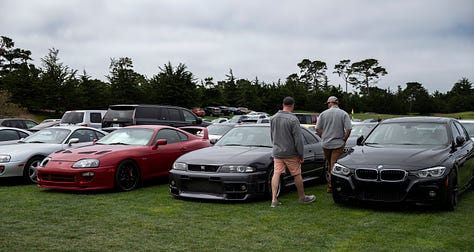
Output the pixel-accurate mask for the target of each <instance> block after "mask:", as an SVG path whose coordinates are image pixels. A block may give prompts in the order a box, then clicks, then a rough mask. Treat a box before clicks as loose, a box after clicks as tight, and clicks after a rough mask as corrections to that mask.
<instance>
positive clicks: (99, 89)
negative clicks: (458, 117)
mask: <svg viewBox="0 0 474 252" xmlns="http://www.w3.org/2000/svg"><path fill="white" fill-rule="evenodd" d="M31 61H32V60H31V52H30V51H29V50H25V49H20V48H15V43H14V42H13V40H12V39H10V38H8V37H5V36H2V37H0V98H1V99H3V100H2V101H3V104H17V105H18V106H20V107H23V108H26V109H28V110H29V111H30V112H35V111H51V110H52V111H56V112H57V113H61V112H63V111H65V110H71V109H105V108H107V107H108V106H109V105H110V104H118V103H148V104H167V105H176V106H182V107H187V108H191V107H195V106H219V105H225V106H235V107H239V106H242V107H247V108H250V109H252V110H256V111H265V112H268V113H274V112H276V111H277V110H278V109H280V107H281V102H282V99H283V97H285V96H293V97H294V98H295V99H296V109H297V110H306V111H315V112H321V111H323V110H324V109H326V105H325V103H324V102H325V100H326V99H327V97H328V96H330V95H336V96H338V97H339V98H340V100H341V107H342V108H343V109H345V110H346V111H348V112H350V111H352V110H354V111H355V112H376V113H387V114H408V113H420V114H430V113H435V112H442V113H453V112H461V111H472V110H474V89H473V86H472V82H471V81H469V80H468V79H467V78H461V79H460V80H459V81H457V82H456V83H454V84H452V85H453V87H452V89H451V90H450V91H448V92H447V93H445V94H443V93H440V92H438V91H437V92H435V93H434V94H432V95H430V94H429V93H428V92H427V90H426V89H425V88H424V87H423V85H422V84H421V83H418V82H407V83H405V84H404V85H399V86H398V89H397V90H396V91H392V90H390V89H381V88H378V87H377V86H376V85H377V83H378V82H379V81H380V79H381V78H382V77H383V76H385V75H387V74H388V72H387V70H386V69H385V68H384V67H382V66H380V64H379V62H378V60H376V59H371V58H369V59H365V60H362V61H359V62H353V63H351V60H350V59H344V60H341V61H340V62H339V63H338V64H336V65H335V66H334V68H333V73H337V74H338V76H339V77H340V78H341V81H342V83H343V86H344V87H345V89H342V88H341V85H339V84H331V83H330V82H329V81H328V77H327V75H326V71H327V70H328V67H327V64H326V63H325V62H324V61H321V60H310V59H303V60H302V61H301V62H299V63H296V65H297V66H298V67H299V69H300V70H299V73H292V74H290V75H288V77H287V78H286V80H285V81H283V82H282V81H280V80H278V81H277V82H274V83H265V82H262V81H260V80H259V79H258V78H257V77H255V79H253V80H247V79H240V78H238V77H236V76H235V75H234V74H233V72H232V69H230V70H229V73H228V74H227V75H226V79H224V80H218V81H215V80H214V78H213V77H207V78H205V79H204V80H196V79H195V77H194V75H193V73H192V72H191V71H190V70H189V69H188V68H187V66H186V65H185V64H183V63H179V64H178V65H176V66H173V64H172V63H171V62H167V63H166V64H164V65H163V66H162V67H158V70H157V73H156V74H155V75H153V76H152V77H151V78H147V77H146V76H144V75H142V74H140V73H137V72H136V71H135V70H134V67H133V60H132V59H131V58H129V57H121V58H118V59H115V58H111V59H110V66H109V74H108V75H107V76H106V77H107V81H105V82H104V81H101V80H98V79H93V78H92V77H91V76H88V75H87V73H86V71H83V73H82V74H81V75H78V73H77V70H74V69H70V68H69V67H68V66H67V64H65V63H63V62H61V60H60V57H59V50H58V49H55V48H52V49H50V50H49V52H48V54H47V55H46V56H44V57H43V58H42V59H41V63H42V64H41V66H39V67H37V66H35V65H34V64H32V63H31ZM348 85H352V86H353V87H354V88H355V90H356V91H355V92H353V93H349V92H348ZM447 85H448V84H447ZM6 94H8V95H6ZM9 106H10V105H9Z"/></svg>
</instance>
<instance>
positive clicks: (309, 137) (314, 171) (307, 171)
mask: <svg viewBox="0 0 474 252" xmlns="http://www.w3.org/2000/svg"><path fill="white" fill-rule="evenodd" d="M301 134H302V137H303V142H304V163H303V165H302V166H301V172H302V173H303V176H320V175H321V174H322V173H323V171H324V170H323V169H324V164H325V160H324V154H323V150H322V147H321V141H320V140H319V139H318V137H317V136H316V135H314V134H312V133H311V132H309V131H308V130H307V129H305V128H301Z"/></svg>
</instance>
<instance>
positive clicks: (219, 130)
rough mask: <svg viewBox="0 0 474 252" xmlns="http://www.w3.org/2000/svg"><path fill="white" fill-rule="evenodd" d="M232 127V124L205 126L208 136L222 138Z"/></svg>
mask: <svg viewBox="0 0 474 252" xmlns="http://www.w3.org/2000/svg"><path fill="white" fill-rule="evenodd" d="M233 127H234V126H233V125H232V124H212V125H209V126H207V131H208V132H209V135H220V136H222V135H224V134H225V133H226V132H227V131H229V130H230V129H232V128H233Z"/></svg>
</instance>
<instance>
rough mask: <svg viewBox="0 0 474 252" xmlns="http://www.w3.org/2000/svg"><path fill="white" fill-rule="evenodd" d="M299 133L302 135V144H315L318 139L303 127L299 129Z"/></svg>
mask: <svg viewBox="0 0 474 252" xmlns="http://www.w3.org/2000/svg"><path fill="white" fill-rule="evenodd" d="M301 134H302V135H303V141H304V144H305V145H306V144H315V143H317V142H319V141H318V139H317V138H316V137H315V136H314V135H312V134H311V133H309V132H308V131H307V130H305V129H301Z"/></svg>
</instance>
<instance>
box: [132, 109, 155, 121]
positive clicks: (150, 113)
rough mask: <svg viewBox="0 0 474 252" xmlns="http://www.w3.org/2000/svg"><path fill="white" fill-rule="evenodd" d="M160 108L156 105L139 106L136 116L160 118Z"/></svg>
mask: <svg viewBox="0 0 474 252" xmlns="http://www.w3.org/2000/svg"><path fill="white" fill-rule="evenodd" d="M158 110H159V108H154V107H138V108H137V110H136V113H135V117H136V118H152V119H157V118H159V113H158Z"/></svg>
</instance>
